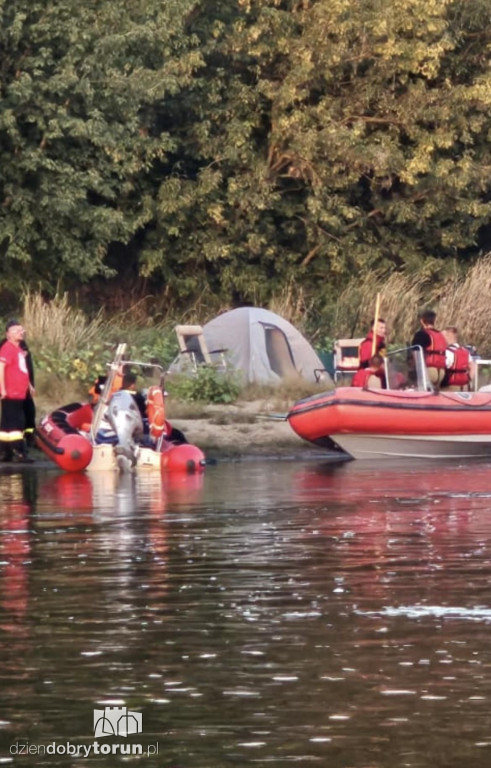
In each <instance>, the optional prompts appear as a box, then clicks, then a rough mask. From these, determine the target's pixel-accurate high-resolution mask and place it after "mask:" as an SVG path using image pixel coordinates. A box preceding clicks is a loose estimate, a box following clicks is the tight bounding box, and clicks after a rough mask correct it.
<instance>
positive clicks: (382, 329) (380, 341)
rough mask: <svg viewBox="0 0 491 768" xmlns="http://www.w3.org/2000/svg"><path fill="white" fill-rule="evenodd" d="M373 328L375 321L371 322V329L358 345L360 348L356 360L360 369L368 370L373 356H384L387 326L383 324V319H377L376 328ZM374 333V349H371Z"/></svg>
mask: <svg viewBox="0 0 491 768" xmlns="http://www.w3.org/2000/svg"><path fill="white" fill-rule="evenodd" d="M374 326H375V321H373V322H372V327H371V329H370V331H369V332H368V334H367V335H366V337H365V338H364V339H363V341H362V342H361V344H360V348H359V351H358V359H359V366H360V368H368V366H369V365H370V358H371V357H372V355H374V354H378V355H385V353H386V351H387V348H386V342H385V337H386V334H387V325H386V323H385V320H384V319H383V318H381V317H380V318H379V319H378V320H377V328H375V327H374ZM374 333H375V336H376V338H375V349H373V335H374Z"/></svg>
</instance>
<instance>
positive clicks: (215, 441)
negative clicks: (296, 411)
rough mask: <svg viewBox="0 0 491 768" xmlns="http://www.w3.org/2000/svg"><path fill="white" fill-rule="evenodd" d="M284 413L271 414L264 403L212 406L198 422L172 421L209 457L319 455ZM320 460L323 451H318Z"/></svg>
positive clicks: (182, 419) (189, 420)
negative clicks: (298, 434) (295, 430)
mask: <svg viewBox="0 0 491 768" xmlns="http://www.w3.org/2000/svg"><path fill="white" fill-rule="evenodd" d="M284 417H285V413H281V412H277V411H271V410H270V409H269V407H268V403H265V402H264V401H252V402H244V403H239V404H236V405H227V406H223V405H220V406H218V405H210V406H207V407H206V412H205V414H200V416H199V417H198V418H193V417H190V418H182V417H181V418H179V417H178V418H173V417H172V410H171V409H170V412H169V418H170V420H171V423H172V425H173V426H174V427H177V428H178V429H180V430H182V431H183V432H184V434H185V435H186V437H187V439H188V441H189V442H190V443H194V444H195V445H198V446H199V447H200V448H201V449H202V450H203V451H204V452H205V453H206V455H207V456H208V457H217V458H223V457H233V458H241V457H245V456H258V455H262V456H276V455H281V456H287V455H292V456H302V455H303V454H305V455H311V454H312V452H313V451H316V449H315V447H314V446H311V445H309V443H306V442H305V441H304V440H302V439H301V438H299V437H298V436H297V435H296V434H295V432H293V430H292V428H291V427H290V425H289V424H288V422H287V421H286V420H285V418H284ZM318 453H319V456H321V455H322V451H318Z"/></svg>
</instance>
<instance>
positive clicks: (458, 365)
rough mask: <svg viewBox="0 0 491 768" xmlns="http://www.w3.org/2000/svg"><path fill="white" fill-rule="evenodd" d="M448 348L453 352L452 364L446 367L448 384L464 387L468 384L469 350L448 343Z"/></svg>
mask: <svg viewBox="0 0 491 768" xmlns="http://www.w3.org/2000/svg"><path fill="white" fill-rule="evenodd" d="M449 349H450V350H451V351H452V352H453V365H452V366H451V367H450V368H448V369H447V370H448V384H449V385H450V386H454V387H466V386H467V385H468V384H469V381H470V376H469V364H470V355H469V350H467V349H465V347H456V346H454V345H453V344H450V346H449Z"/></svg>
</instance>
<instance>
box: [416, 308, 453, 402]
mask: <svg viewBox="0 0 491 768" xmlns="http://www.w3.org/2000/svg"><path fill="white" fill-rule="evenodd" d="M435 320H436V312H433V310H432V309H426V310H425V311H424V312H423V313H422V314H421V315H420V318H419V322H420V324H421V329H420V330H419V331H416V333H415V334H414V336H413V340H412V342H411V345H412V346H419V347H421V348H422V350H423V354H424V359H425V363H426V369H427V371H428V378H429V380H430V381H431V383H432V384H433V386H434V387H439V386H440V384H441V383H442V381H443V377H444V376H445V368H446V365H445V350H446V348H447V342H446V339H445V336H444V335H443V333H442V332H441V331H438V330H437V329H436V328H435Z"/></svg>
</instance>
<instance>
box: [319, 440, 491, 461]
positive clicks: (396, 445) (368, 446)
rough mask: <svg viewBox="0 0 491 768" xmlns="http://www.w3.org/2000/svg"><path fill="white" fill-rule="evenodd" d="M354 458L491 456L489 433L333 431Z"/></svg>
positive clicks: (340, 444) (339, 444)
mask: <svg viewBox="0 0 491 768" xmlns="http://www.w3.org/2000/svg"><path fill="white" fill-rule="evenodd" d="M331 438H332V439H333V440H334V442H335V443H337V445H338V446H339V447H340V448H342V450H343V451H345V452H346V453H348V454H349V455H350V456H352V457H353V458H354V459H383V458H412V459H468V458H486V457H491V434H490V435H414V436H412V435H373V434H333V435H331Z"/></svg>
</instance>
